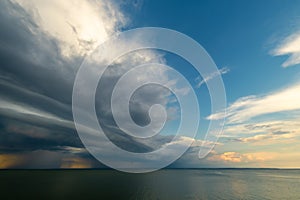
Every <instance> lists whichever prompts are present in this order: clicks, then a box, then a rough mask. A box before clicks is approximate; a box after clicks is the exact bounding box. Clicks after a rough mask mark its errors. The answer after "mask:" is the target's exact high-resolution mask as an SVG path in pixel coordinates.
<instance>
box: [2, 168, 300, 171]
mask: <svg viewBox="0 0 300 200" xmlns="http://www.w3.org/2000/svg"><path fill="white" fill-rule="evenodd" d="M23 170H24V171H98V170H99V171H102V170H110V171H118V170H115V169H111V168H47V169H38V168H36V169H31V168H30V169H23V168H11V169H0V171H23ZM161 170H300V168H164V169H161ZM158 171H159V170H158Z"/></svg>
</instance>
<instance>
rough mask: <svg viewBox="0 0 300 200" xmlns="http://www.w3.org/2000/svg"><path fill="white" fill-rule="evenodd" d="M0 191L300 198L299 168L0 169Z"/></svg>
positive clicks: (41, 195)
mask: <svg viewBox="0 0 300 200" xmlns="http://www.w3.org/2000/svg"><path fill="white" fill-rule="evenodd" d="M0 192H1V193H0V194H1V199H24V198H26V199H116V200H118V199H172V200H173V199H259V200H260V199H300V170H228V169H227V170H161V171H157V172H154V173H148V174H126V173H121V172H117V171H113V170H2V171H0ZM3 197H5V198H3Z"/></svg>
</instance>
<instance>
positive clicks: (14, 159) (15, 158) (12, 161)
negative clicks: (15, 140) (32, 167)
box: [0, 154, 24, 169]
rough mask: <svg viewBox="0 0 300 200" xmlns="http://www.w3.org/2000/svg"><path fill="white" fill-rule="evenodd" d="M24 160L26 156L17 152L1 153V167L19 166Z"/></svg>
mask: <svg viewBox="0 0 300 200" xmlns="http://www.w3.org/2000/svg"><path fill="white" fill-rule="evenodd" d="M23 162H24V158H23V157H22V156H20V155H16V154H1V155H0V169H7V168H12V167H15V166H18V165H19V164H21V163H23Z"/></svg>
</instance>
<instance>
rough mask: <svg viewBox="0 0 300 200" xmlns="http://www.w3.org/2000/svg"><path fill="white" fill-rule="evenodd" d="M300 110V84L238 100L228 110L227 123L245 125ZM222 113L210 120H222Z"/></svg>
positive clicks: (211, 116) (211, 117)
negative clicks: (285, 112) (265, 116)
mask: <svg viewBox="0 0 300 200" xmlns="http://www.w3.org/2000/svg"><path fill="white" fill-rule="evenodd" d="M299 109H300V84H299V83H297V84H294V85H292V86H290V87H287V88H285V89H283V90H280V91H276V92H273V93H271V94H267V95H263V96H247V97H243V98H240V99H238V100H237V101H235V102H234V103H233V104H231V105H230V106H229V107H228V108H227V113H226V116H225V117H227V123H228V124H234V123H243V122H247V121H248V120H250V119H253V118H254V117H258V116H262V115H266V114H271V113H279V112H284V111H295V110H299ZM222 117H224V116H223V115H222V114H221V113H216V114H212V115H210V116H208V117H207V119H209V120H216V119H221V118H222Z"/></svg>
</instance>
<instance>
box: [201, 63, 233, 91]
mask: <svg viewBox="0 0 300 200" xmlns="http://www.w3.org/2000/svg"><path fill="white" fill-rule="evenodd" d="M229 71H230V69H229V68H228V67H223V68H221V69H220V70H219V71H216V72H214V73H212V74H209V75H208V76H206V77H203V78H202V77H201V76H199V77H198V78H197V79H196V81H197V82H198V84H197V85H196V88H200V87H201V86H202V85H203V84H205V83H207V82H208V81H210V80H211V79H213V78H215V77H217V76H219V75H222V74H227V73H228V72H229Z"/></svg>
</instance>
